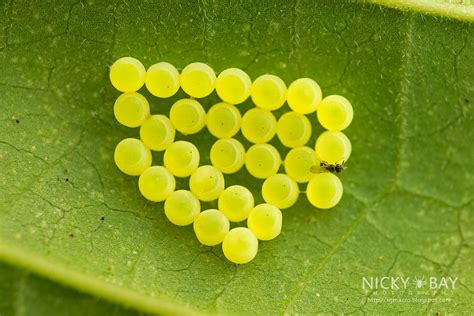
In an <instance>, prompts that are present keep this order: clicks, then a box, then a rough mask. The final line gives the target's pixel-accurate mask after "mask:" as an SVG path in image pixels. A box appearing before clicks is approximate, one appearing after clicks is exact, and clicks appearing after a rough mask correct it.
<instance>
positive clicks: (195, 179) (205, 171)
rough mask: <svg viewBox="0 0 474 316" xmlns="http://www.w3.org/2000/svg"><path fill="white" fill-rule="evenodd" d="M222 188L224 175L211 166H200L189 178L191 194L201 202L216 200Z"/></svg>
mask: <svg viewBox="0 0 474 316" xmlns="http://www.w3.org/2000/svg"><path fill="white" fill-rule="evenodd" d="M224 187H225V182H224V175H222V172H220V171H219V170H218V169H217V168H215V167H213V166H209V165H205V166H201V167H199V168H197V169H196V171H194V172H193V174H192V175H191V177H190V178H189V188H190V189H191V192H193V194H194V195H195V196H196V197H197V198H198V199H199V200H201V201H206V202H208V201H213V200H217V198H218V197H219V195H220V194H221V192H222V191H223V190H224Z"/></svg>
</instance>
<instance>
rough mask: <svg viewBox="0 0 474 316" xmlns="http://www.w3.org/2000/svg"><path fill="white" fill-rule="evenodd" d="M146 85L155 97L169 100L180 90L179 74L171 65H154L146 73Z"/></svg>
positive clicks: (161, 63) (163, 63)
mask: <svg viewBox="0 0 474 316" xmlns="http://www.w3.org/2000/svg"><path fill="white" fill-rule="evenodd" d="M145 85H146V87H147V89H148V91H150V93H151V94H153V95H154V96H157V97H159V98H169V97H171V96H173V95H174V94H175V93H176V92H178V90H179V72H178V70H177V69H176V68H175V67H174V66H173V65H172V64H170V63H166V62H160V63H157V64H154V65H153V66H150V68H148V70H147V72H146V76H145Z"/></svg>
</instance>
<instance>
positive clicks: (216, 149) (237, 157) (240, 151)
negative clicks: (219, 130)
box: [210, 138, 245, 174]
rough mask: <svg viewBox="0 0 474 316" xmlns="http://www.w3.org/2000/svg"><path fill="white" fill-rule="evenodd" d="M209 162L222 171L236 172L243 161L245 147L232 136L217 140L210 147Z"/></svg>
mask: <svg viewBox="0 0 474 316" xmlns="http://www.w3.org/2000/svg"><path fill="white" fill-rule="evenodd" d="M210 156H211V162H212V165H213V166H214V167H216V168H217V169H219V170H220V171H221V172H223V173H228V174H230V173H236V172H237V171H239V170H240V168H242V166H243V165H244V163H245V148H244V146H243V145H242V144H241V143H240V142H239V141H238V140H236V139H234V138H223V139H219V140H217V141H216V142H215V143H214V145H212V147H211V154H210Z"/></svg>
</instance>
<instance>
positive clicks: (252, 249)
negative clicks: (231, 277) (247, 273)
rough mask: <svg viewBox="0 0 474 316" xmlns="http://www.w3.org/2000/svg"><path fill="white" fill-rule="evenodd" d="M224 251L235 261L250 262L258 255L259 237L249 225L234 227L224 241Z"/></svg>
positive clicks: (225, 254) (230, 259) (239, 262)
mask: <svg viewBox="0 0 474 316" xmlns="http://www.w3.org/2000/svg"><path fill="white" fill-rule="evenodd" d="M222 252H223V253H224V256H225V257H226V258H227V259H228V260H229V261H231V262H233V263H237V264H244V263H248V262H250V261H252V260H253V258H255V256H256V255H257V252H258V240H257V237H255V234H254V233H253V232H252V231H251V230H250V229H248V228H247V227H236V228H233V229H231V230H230V231H229V233H228V234H227V235H226V236H225V237H224V240H223V241H222Z"/></svg>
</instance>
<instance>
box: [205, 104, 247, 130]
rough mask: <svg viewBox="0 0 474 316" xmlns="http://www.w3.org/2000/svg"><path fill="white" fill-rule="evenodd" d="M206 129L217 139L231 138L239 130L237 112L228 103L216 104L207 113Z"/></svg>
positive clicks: (239, 117)
mask: <svg viewBox="0 0 474 316" xmlns="http://www.w3.org/2000/svg"><path fill="white" fill-rule="evenodd" d="M206 121H207V129H208V130H209V132H210V133H211V134H212V135H214V136H215V137H217V138H230V137H233V136H234V135H235V134H237V132H238V131H239V129H240V121H241V115H240V112H239V110H238V109H237V108H236V107H235V106H233V105H231V104H228V103H224V102H221V103H217V104H215V105H213V106H212V107H211V108H210V109H209V111H207V118H206Z"/></svg>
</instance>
